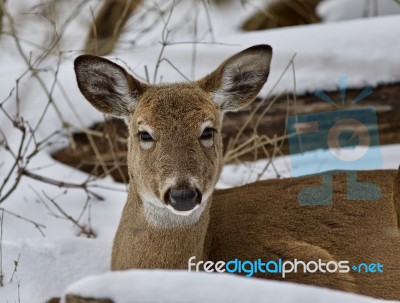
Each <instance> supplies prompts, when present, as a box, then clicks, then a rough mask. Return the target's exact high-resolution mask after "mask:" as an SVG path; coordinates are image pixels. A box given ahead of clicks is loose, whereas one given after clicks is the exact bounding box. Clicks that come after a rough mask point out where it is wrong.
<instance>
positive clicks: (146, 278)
mask: <svg viewBox="0 0 400 303" xmlns="http://www.w3.org/2000/svg"><path fill="white" fill-rule="evenodd" d="M289 289H290V291H288V290H289ZM65 293H70V294H75V295H78V296H79V295H80V296H86V297H89V298H90V297H93V296H95V298H109V299H110V298H111V299H112V300H113V301H114V302H118V303H130V302H137V303H151V302H160V298H162V302H164V303H181V302H182V303H186V302H192V303H203V302H209V303H217V302H218V303H219V302H230V303H243V302H246V303H253V302H254V303H259V302H274V303H294V302H296V303H303V302H304V303H309V302H311V301H310V298H312V302H313V303H337V302H352V303H379V302H382V303H383V302H390V301H386V300H385V301H384V300H377V299H373V298H369V297H363V296H357V295H354V294H350V293H343V292H339V291H334V290H328V289H322V288H317V287H312V286H303V285H299V284H294V283H280V282H276V281H263V280H260V279H247V278H244V277H238V276H234V275H229V274H221V273H219V274H207V273H188V272H184V271H161V270H160V271H150V270H147V271H146V270H131V271H126V272H112V273H106V274H104V275H100V276H93V277H88V278H85V279H83V280H81V281H79V282H77V283H74V284H72V285H71V286H70V287H68V288H67V290H66V292H65Z"/></svg>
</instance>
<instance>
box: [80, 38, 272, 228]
mask: <svg viewBox="0 0 400 303" xmlns="http://www.w3.org/2000/svg"><path fill="white" fill-rule="evenodd" d="M271 57H272V49H271V47H270V46H268V45H258V46H253V47H251V48H248V49H246V50H244V51H242V52H240V53H238V54H236V55H234V56H232V57H230V58H229V59H227V60H226V61H225V62H223V63H222V64H221V65H220V66H219V67H218V68H217V69H216V70H215V71H214V72H212V73H211V74H209V75H208V76H206V77H204V78H203V79H201V80H199V81H195V82H188V83H171V84H163V85H149V84H145V83H141V82H139V81H138V80H136V79H135V78H134V77H133V76H131V75H130V74H129V73H128V72H127V71H126V70H124V69H123V68H122V67H120V66H119V65H116V64H114V63H112V62H110V61H108V60H106V59H103V58H100V57H95V56H91V55H83V56H79V57H78V58H77V59H76V60H75V72H76V76H77V80H78V86H79V88H80V90H81V92H82V94H83V95H84V96H85V97H86V99H87V100H88V101H89V102H90V103H91V104H92V105H93V106H94V107H95V108H97V109H98V110H99V111H101V112H103V113H105V114H110V115H113V116H116V117H120V118H124V119H125V121H126V123H127V124H128V128H129V143H128V144H129V146H128V169H129V175H130V179H131V181H130V187H131V189H132V190H136V192H137V193H138V195H139V196H140V199H141V200H142V202H143V204H144V206H145V209H149V208H151V209H153V210H154V209H158V210H160V209H164V210H165V209H168V212H169V213H170V214H174V215H175V216H176V215H177V216H194V221H196V218H197V219H198V217H199V216H200V215H201V213H202V211H203V210H204V208H205V205H206V204H207V201H208V199H209V197H210V196H211V194H212V192H213V189H214V186H215V183H216V182H217V179H218V177H219V174H220V171H221V167H222V162H223V159H222V156H223V146H222V138H221V124H222V118H223V114H224V113H225V112H227V111H236V110H238V109H240V108H242V107H244V106H246V105H247V104H249V103H251V102H252V101H253V100H254V99H255V97H256V96H257V94H258V93H259V91H260V90H261V88H262V86H263V85H264V83H265V82H266V80H267V78H268V73H269V67H270V61H271Z"/></svg>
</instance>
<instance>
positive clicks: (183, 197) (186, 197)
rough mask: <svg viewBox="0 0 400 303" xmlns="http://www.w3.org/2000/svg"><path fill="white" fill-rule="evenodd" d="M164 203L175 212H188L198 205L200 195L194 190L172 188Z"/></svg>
mask: <svg viewBox="0 0 400 303" xmlns="http://www.w3.org/2000/svg"><path fill="white" fill-rule="evenodd" d="M166 202H167V204H169V205H171V206H172V207H173V208H174V209H175V210H177V211H190V210H192V209H193V208H195V207H196V205H198V204H200V202H201V194H200V192H199V191H198V190H196V189H195V188H177V189H175V188H172V189H170V190H169V191H168V199H166Z"/></svg>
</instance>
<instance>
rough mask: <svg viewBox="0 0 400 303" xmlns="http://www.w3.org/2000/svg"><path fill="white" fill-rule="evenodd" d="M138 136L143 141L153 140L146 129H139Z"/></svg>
mask: <svg viewBox="0 0 400 303" xmlns="http://www.w3.org/2000/svg"><path fill="white" fill-rule="evenodd" d="M138 136H139V139H140V141H143V142H153V141H154V139H153V137H152V136H151V135H150V134H149V133H148V132H146V131H140V132H139V133H138Z"/></svg>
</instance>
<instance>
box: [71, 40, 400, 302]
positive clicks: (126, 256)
mask: <svg viewBox="0 0 400 303" xmlns="http://www.w3.org/2000/svg"><path fill="white" fill-rule="evenodd" d="M271 59H272V48H271V46H269V45H256V46H253V47H250V48H247V49H245V50H243V51H241V52H239V53H237V54H235V55H233V56H231V57H229V58H228V59H226V60H225V61H224V62H223V63H222V64H221V65H220V66H219V67H217V68H216V69H215V70H214V71H213V72H211V73H210V74H208V75H206V76H205V77H203V78H201V79H200V80H197V81H192V82H182V83H165V84H148V83H144V82H141V81H139V80H137V79H136V78H135V77H133V76H132V75H130V74H129V73H128V72H127V71H126V70H125V69H124V68H123V67H121V66H119V65H118V64H115V63H113V62H111V61H109V60H107V59H105V58H101V57H97V56H93V55H81V56H79V57H77V58H76V59H75V62H74V68H75V73H76V78H77V83H78V87H79V89H80V91H81V93H82V94H83V96H84V97H85V98H86V99H87V100H88V101H89V102H90V103H91V104H92V105H93V106H94V107H95V108H96V109H97V110H99V111H100V112H102V113H104V114H108V115H112V116H114V117H119V118H121V119H124V120H125V122H126V124H127V126H128V130H129V138H128V154H127V164H128V170H129V178H130V180H129V190H128V197H127V201H126V204H125V207H124V209H123V212H122V216H121V220H120V223H119V226H118V229H117V232H116V235H115V239H114V243H113V248H112V261H111V269H112V270H127V269H181V270H182V269H183V270H194V269H195V267H194V266H191V263H192V262H195V261H196V262H197V261H199V263H198V264H200V261H203V262H207V261H212V262H218V261H225V262H228V261H229V260H232V259H238V260H257V259H259V258H262V259H264V260H277V259H282V260H295V259H297V260H301V261H304V262H306V261H307V262H309V261H316V262H317V261H319V262H325V263H327V262H330V261H335V262H340V261H342V260H347V261H348V262H349V266H352V265H354V264H363V263H365V264H372V263H374V264H375V266H372V267H373V268H372V269H371V270H370V271H369V272H366V271H368V270H366V269H365V268H364V267H363V268H364V269H363V270H361V272H357V271H353V270H351V269H350V270H349V271H347V272H338V271H336V272H329V273H328V272H326V271H325V272H314V273H310V272H305V270H304V271H302V270H301V268H300V269H299V271H298V272H297V273H296V272H291V273H288V274H287V275H286V277H285V278H283V277H281V276H280V275H276V274H271V273H263V272H258V273H255V274H254V277H257V278H265V279H277V280H284V281H291V282H295V283H303V284H310V285H315V286H320V287H327V288H331V289H337V290H342V291H349V292H353V293H358V294H362V295H367V296H372V297H378V298H384V299H397V300H400V286H399V281H400V279H399V278H400V270H399V269H400V236H399V232H398V228H399V217H398V214H399V209H400V198H399V196H400V190H399V186H400V185H399V184H400V183H399V182H400V177H399V173H397V174H396V171H395V170H375V171H362V172H359V174H358V178H359V179H360V180H364V181H367V182H374V183H375V184H377V185H378V186H380V188H381V191H382V195H381V199H380V200H379V201H348V200H347V199H346V186H347V184H348V182H347V177H346V176H347V175H346V174H345V173H342V172H338V173H335V174H334V178H333V184H334V186H333V188H334V194H333V204H332V205H325V206H318V205H317V206H316V205H314V206H302V205H299V203H298V202H297V194H298V193H299V191H300V190H301V189H302V188H304V187H306V186H318V183H319V182H320V178H321V176H318V175H316V176H305V177H300V178H288V179H276V180H267V181H258V182H255V183H251V184H247V185H243V186H239V187H234V188H230V189H223V190H215V185H216V183H217V180H218V178H219V175H220V173H221V169H222V165H223V145H222V137H221V127H222V121H223V117H224V114H225V113H227V112H229V111H237V110H239V109H242V108H243V107H245V106H246V105H248V104H250V103H251V102H253V101H254V100H255V99H256V97H257V95H258V94H259V92H260V90H261V88H262V87H263V86H264V84H265V82H266V81H267V78H268V75H269V71H270V64H271ZM393 184H394V185H393ZM204 264H205V263H202V264H200V265H201V266H199V268H200V270H205V269H206V267H207V266H204ZM189 265H190V266H189ZM377 266H378V267H377ZM379 266H381V267H379ZM189 267H191V268H189ZM377 269H380V270H377ZM371 271H372V272H371ZM242 274H243V273H242Z"/></svg>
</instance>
